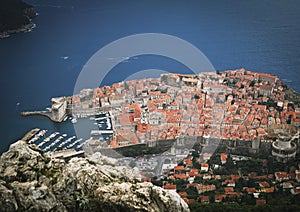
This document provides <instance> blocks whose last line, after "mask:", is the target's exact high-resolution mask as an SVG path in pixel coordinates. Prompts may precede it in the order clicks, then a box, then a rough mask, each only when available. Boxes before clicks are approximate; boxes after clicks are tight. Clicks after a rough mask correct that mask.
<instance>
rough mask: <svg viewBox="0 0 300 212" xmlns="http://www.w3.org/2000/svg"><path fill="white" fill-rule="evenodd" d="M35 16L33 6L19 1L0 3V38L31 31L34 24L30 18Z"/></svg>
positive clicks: (2, 0)
mask: <svg viewBox="0 0 300 212" xmlns="http://www.w3.org/2000/svg"><path fill="white" fill-rule="evenodd" d="M36 15H37V13H36V11H35V9H34V8H33V6H31V5H29V4H27V3H25V2H23V1H21V0H1V1H0V38H6V37H9V36H10V35H11V34H13V33H17V32H28V31H31V30H32V29H33V28H34V27H35V24H34V23H33V22H32V20H31V19H32V18H33V17H35V16H36Z"/></svg>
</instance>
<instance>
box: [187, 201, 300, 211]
mask: <svg viewBox="0 0 300 212" xmlns="http://www.w3.org/2000/svg"><path fill="white" fill-rule="evenodd" d="M190 209H191V211H225V212H226V211H228V212H232V211H241V212H244V211H262V212H264V211H268V212H272V211H300V206H299V205H291V204H289V203H288V202H284V203H283V204H275V205H269V204H267V205H245V204H241V205H239V204H237V203H230V204H222V203H210V204H201V203H199V202H194V203H192V204H190Z"/></svg>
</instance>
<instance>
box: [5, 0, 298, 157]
mask: <svg viewBox="0 0 300 212" xmlns="http://www.w3.org/2000/svg"><path fill="white" fill-rule="evenodd" d="M27 2H28V3H31V4H33V5H34V6H35V7H36V10H37V11H38V13H39V16H38V17H36V18H35V19H34V22H35V23H36V24H37V27H36V28H35V29H34V30H33V31H32V32H30V33H22V34H17V35H13V36H11V37H10V38H8V39H4V40H0V70H1V77H0V89H1V108H0V109H1V110H0V111H1V116H0V117H1V126H0V142H1V146H0V152H3V151H5V150H6V149H7V148H8V146H9V144H10V143H12V142H14V141H15V140H17V139H18V138H20V137H21V136H22V135H23V134H24V133H25V132H27V131H28V130H30V129H32V128H34V127H39V128H43V129H49V130H52V131H61V132H67V133H68V134H72V133H74V132H73V127H72V125H71V124H70V122H64V123H61V124H55V123H52V122H51V121H49V120H48V119H47V118H45V117H37V116H35V117H21V116H20V115H19V113H20V112H21V111H24V110H40V109H44V108H46V107H49V106H50V98H51V97H55V96H62V95H67V96H69V95H72V92H73V88H74V84H75V81H76V79H77V77H78V74H79V73H80V71H81V69H82V68H83V66H84V64H85V63H86V62H87V60H88V59H89V58H90V57H91V56H92V55H93V54H94V53H95V52H96V51H97V50H99V49H100V48H102V47H103V46H104V45H106V44H108V43H110V42H112V41H114V40H116V39H119V38H122V37H124V36H128V35H132V34H137V33H165V34H170V35H174V36H177V37H179V38H182V39H184V40H186V41H188V42H190V43H192V44H193V45H195V46H196V47H197V48H199V49H200V50H201V51H202V52H203V53H204V54H205V55H206V56H207V57H208V58H209V59H210V61H211V62H212V64H213V65H214V67H215V68H216V69H218V70H226V69H236V68H241V67H245V68H246V69H249V70H253V71H261V72H268V73H271V74H275V75H278V76H279V77H280V78H281V79H283V80H284V81H285V82H287V83H288V84H289V85H290V86H291V87H292V88H293V89H295V90H296V91H298V92H300V78H299V73H300V71H299V70H300V51H299V49H300V2H299V1H297V0H287V1H286V0H285V1H284V0H275V1H266V0H260V1H259V0H254V1H250V2H248V1H241V0H232V1H222V0H215V1H211V2H206V1H201V0H200V1H163V2H161V1H145V0H141V1H136V0H133V1H121V0H120V1H96V0H87V1H80V0H75V1H74V0H60V1H59V0H53V1H51V3H49V1H46V0H28V1H27ZM143 69H161V70H166V71H170V72H186V73H187V72H189V70H188V69H187V68H186V67H185V66H183V65H182V64H180V63H178V62H176V61H173V60H170V59H167V58H163V57H159V56H150V55H146V56H140V57H138V58H137V59H135V60H129V61H128V62H126V63H121V64H119V65H117V66H116V67H115V68H114V69H113V70H112V71H111V72H110V73H109V74H108V75H107V76H106V78H105V80H104V81H103V84H107V85H110V84H112V83H113V82H117V81H121V80H123V79H125V78H127V77H128V76H129V75H131V74H133V73H135V72H137V71H140V70H143Z"/></svg>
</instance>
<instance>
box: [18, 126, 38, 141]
mask: <svg viewBox="0 0 300 212" xmlns="http://www.w3.org/2000/svg"><path fill="white" fill-rule="evenodd" d="M38 131H40V129H39V128H35V129H32V130H30V131H29V132H28V133H26V135H24V136H23V138H22V139H21V140H22V141H28V140H29V139H31V138H32V137H33V136H34V135H35V134H37V133H38Z"/></svg>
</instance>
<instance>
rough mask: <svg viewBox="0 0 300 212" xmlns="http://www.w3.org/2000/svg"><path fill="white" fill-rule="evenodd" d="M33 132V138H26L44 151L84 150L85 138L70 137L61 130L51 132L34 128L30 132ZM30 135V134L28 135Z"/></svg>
mask: <svg viewBox="0 0 300 212" xmlns="http://www.w3.org/2000/svg"><path fill="white" fill-rule="evenodd" d="M30 133H31V134H33V135H32V136H31V138H29V139H24V138H23V140H25V141H27V142H28V143H29V144H34V145H36V146H37V147H39V148H40V149H41V150H43V151H44V152H54V151H58V150H66V149H74V150H76V151H80V150H82V146H83V143H84V142H82V141H83V139H82V138H76V136H75V135H73V136H70V137H68V135H67V134H61V133H60V132H49V131H48V130H46V129H42V130H40V129H34V131H33V130H32V131H31V132H30ZM27 137H28V136H27Z"/></svg>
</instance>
